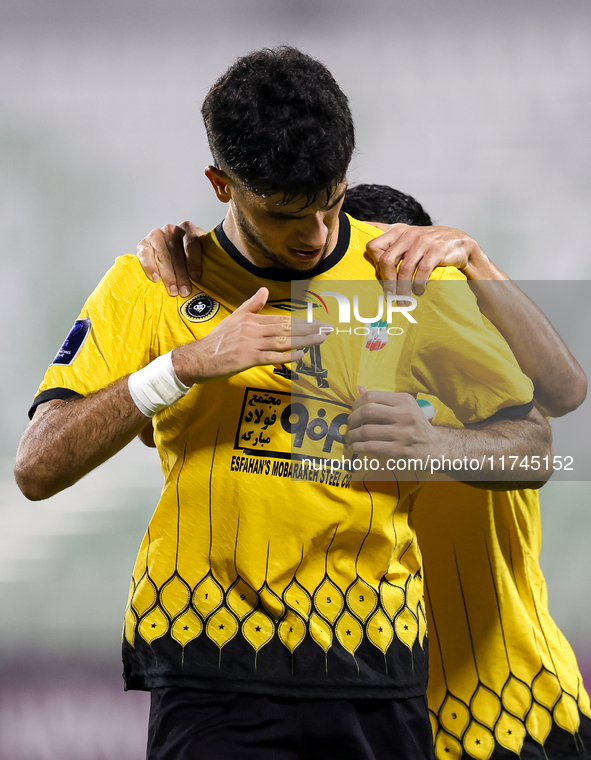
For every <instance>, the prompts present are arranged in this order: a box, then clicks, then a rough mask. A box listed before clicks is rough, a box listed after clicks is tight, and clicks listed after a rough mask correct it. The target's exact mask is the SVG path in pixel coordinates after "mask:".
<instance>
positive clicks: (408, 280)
mask: <svg viewBox="0 0 591 760" xmlns="http://www.w3.org/2000/svg"><path fill="white" fill-rule="evenodd" d="M380 228H381V229H383V225H380ZM367 251H368V253H369V254H370V256H371V257H372V259H373V261H374V263H375V265H376V269H377V271H378V275H379V277H380V280H384V281H385V282H386V285H385V287H386V289H389V290H391V291H392V292H398V293H399V294H401V293H402V294H404V293H410V288H411V284H412V281H413V277H414V278H415V284H414V288H415V290H416V291H417V292H422V290H424V287H425V282H426V281H427V280H428V279H429V276H430V274H431V272H432V271H433V269H434V268H435V267H437V266H455V267H456V268H457V269H459V270H460V271H461V272H463V273H464V274H465V275H466V277H467V278H468V281H469V284H470V287H471V288H472V290H473V292H474V294H475V295H476V298H477V299H478V306H479V308H480V310H481V311H482V313H483V314H484V315H485V316H486V317H487V318H488V319H489V320H490V321H491V322H492V323H493V325H494V326H495V327H496V328H497V330H498V331H499V332H500V333H501V335H502V336H503V337H504V338H505V340H506V341H507V343H508V344H509V346H510V348H511V350H512V351H513V354H514V355H515V358H516V359H517V361H518V363H519V366H520V367H521V369H522V371H523V372H524V374H526V375H527V376H528V377H529V378H530V379H531V381H532V382H533V384H534V397H535V400H536V403H537V404H538V405H539V406H540V407H541V408H542V411H543V412H544V413H546V414H548V415H549V416H551V417H560V416H562V415H564V414H567V412H571V411H572V410H573V409H576V408H577V407H578V406H579V405H580V404H581V403H582V402H583V401H584V400H585V397H586V395H587V377H586V375H585V373H584V372H583V369H582V368H581V366H580V365H579V363H578V362H577V360H576V359H575V358H574V357H573V355H572V354H571V352H570V351H569V350H568V348H567V347H566V346H565V344H564V343H563V342H562V340H561V338H560V336H559V335H558V333H557V332H556V330H555V329H554V328H553V326H552V324H551V322H550V320H549V319H548V318H547V317H546V316H545V315H544V314H543V312H542V311H540V309H539V308H538V307H537V306H536V305H535V304H534V303H533V302H532V301H531V300H530V299H529V298H528V297H527V296H526V295H525V293H524V292H523V291H522V290H521V289H520V288H519V287H518V286H517V285H516V284H515V283H514V282H513V281H512V280H511V279H510V278H509V277H508V276H507V275H506V274H505V273H504V272H502V271H501V270H500V269H499V268H498V267H497V266H496V265H495V264H493V262H492V261H491V260H490V259H489V258H488V256H487V255H486V254H485V253H484V251H483V250H482V249H481V248H480V246H479V245H478V243H477V242H476V241H475V240H474V239H473V238H471V237H470V236H469V235H467V234H466V233H465V232H462V231H461V230H456V229H452V228H448V227H437V226H435V227H409V226H408V225H406V224H395V225H392V227H391V228H390V229H389V230H388V232H386V233H385V234H384V235H380V236H379V237H377V238H374V239H373V240H371V241H370V242H369V243H368V245H367ZM501 281H503V282H504V284H503V285H500V284H499V283H500V282H501ZM524 325H526V326H527V330H524Z"/></svg>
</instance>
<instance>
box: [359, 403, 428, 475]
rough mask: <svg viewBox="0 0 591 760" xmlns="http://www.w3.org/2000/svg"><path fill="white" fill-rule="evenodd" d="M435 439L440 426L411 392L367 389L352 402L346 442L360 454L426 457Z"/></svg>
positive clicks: (360, 455)
mask: <svg viewBox="0 0 591 760" xmlns="http://www.w3.org/2000/svg"><path fill="white" fill-rule="evenodd" d="M436 442H437V428H435V427H434V426H433V425H431V423H430V422H429V421H428V420H427V418H426V417H425V415H424V414H423V411H422V410H421V407H420V406H419V405H418V404H417V402H416V400H415V399H414V398H413V397H412V396H411V395H410V394H408V393H388V392H385V391H365V392H364V393H362V395H361V396H359V398H357V399H356V400H355V403H354V404H353V410H352V412H351V414H350V415H349V421H348V427H347V434H346V436H345V443H346V446H347V450H348V451H350V452H352V454H356V455H357V456H358V457H363V456H364V455H367V457H368V458H376V459H380V458H383V459H423V460H425V459H426V458H427V456H428V455H431V456H433V455H434V449H435V446H436Z"/></svg>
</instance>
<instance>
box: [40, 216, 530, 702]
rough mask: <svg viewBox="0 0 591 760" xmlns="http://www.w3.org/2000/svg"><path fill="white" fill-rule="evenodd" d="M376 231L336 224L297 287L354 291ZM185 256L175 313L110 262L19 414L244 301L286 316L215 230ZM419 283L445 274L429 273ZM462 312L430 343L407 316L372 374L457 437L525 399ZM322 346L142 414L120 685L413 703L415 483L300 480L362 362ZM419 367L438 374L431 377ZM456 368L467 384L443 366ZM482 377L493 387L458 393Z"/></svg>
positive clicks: (525, 386)
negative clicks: (144, 436)
mask: <svg viewBox="0 0 591 760" xmlns="http://www.w3.org/2000/svg"><path fill="white" fill-rule="evenodd" d="M377 234H379V231H378V230H376V229H375V228H373V227H371V226H369V225H365V224H362V223H360V222H356V221H354V220H350V219H349V218H348V217H346V216H345V215H343V214H342V215H341V217H340V228H339V237H338V241H337V244H336V247H335V249H334V250H333V252H332V253H331V254H329V255H328V256H327V257H326V258H325V259H323V261H322V262H321V263H320V265H319V267H317V268H316V270H315V271H314V277H313V280H312V283H313V285H314V289H315V291H318V290H321V289H322V287H323V283H327V282H330V281H331V280H335V281H339V282H340V281H373V280H374V278H375V271H374V267H373V264H371V262H369V261H368V260H366V259H365V258H364V256H363V253H364V251H365V246H366V243H367V242H368V240H369V239H371V238H372V237H374V236H376V235H377ZM201 241H202V244H203V246H204V250H205V256H204V262H203V276H202V279H201V281H200V284H199V286H198V287H197V286H195V287H194V288H193V292H192V293H191V295H190V296H188V297H187V298H169V297H168V296H167V294H166V291H165V288H164V286H163V285H162V283H153V282H151V281H150V280H149V279H148V278H146V276H145V275H144V273H143V272H142V270H141V267H140V265H139V262H138V261H137V259H136V258H135V257H132V256H126V257H121V258H119V259H117V261H116V263H115V265H114V267H113V268H112V269H111V270H110V271H109V272H108V273H107V275H106V276H105V278H104V279H103V280H102V281H101V283H100V284H99V285H98V287H97V289H96V290H95V291H94V293H93V294H92V295H91V296H90V298H89V300H88V301H87V303H86V304H85V306H84V308H83V310H82V313H81V315H80V318H79V319H78V320H77V322H76V326H75V328H74V330H73V331H72V333H71V334H70V336H69V337H68V339H67V341H66V343H65V344H64V346H62V349H60V352H59V353H58V355H57V357H56V359H55V361H54V364H53V365H52V366H51V367H50V368H49V369H48V371H47V374H46V377H45V379H44V381H43V383H42V385H41V387H40V389H39V395H38V396H37V398H36V401H35V404H39V403H42V402H43V401H46V400H48V399H50V398H67V397H68V396H72V395H81V396H88V395H89V394H92V393H96V392H98V391H100V390H101V389H103V388H105V387H106V386H108V385H110V384H112V383H114V382H116V381H117V380H119V379H121V378H123V377H125V376H127V375H129V374H130V373H132V372H134V371H136V370H138V369H140V368H141V367H143V366H145V365H146V364H147V363H148V362H150V361H151V360H153V359H154V358H156V357H157V356H159V355H161V354H163V353H166V352H168V351H170V350H171V349H173V348H175V347H176V346H179V345H181V344H184V343H187V342H190V341H193V340H199V339H200V338H201V337H203V336H204V335H206V334H208V333H209V332H210V331H211V330H213V329H214V328H215V327H216V326H217V325H218V324H219V323H220V321H221V320H222V319H223V318H224V317H226V316H228V315H229V314H231V313H232V312H233V311H234V310H235V309H236V308H237V307H238V306H239V305H240V304H241V303H242V302H243V301H244V300H245V299H246V298H248V297H249V296H251V295H252V294H253V293H254V292H255V291H256V290H257V289H258V288H259V287H261V286H262V285H264V286H266V287H267V288H269V291H270V296H269V300H268V302H267V304H266V306H265V308H264V310H263V313H281V312H282V311H285V310H287V311H290V312H296V313H297V310H298V309H301V308H302V304H301V301H300V299H299V298H297V297H294V293H293V292H292V285H291V280H292V278H294V273H293V272H291V271H286V270H279V269H260V268H258V267H256V266H254V265H253V264H252V263H250V262H249V261H248V260H246V259H245V258H244V257H243V256H242V255H241V254H240V252H239V251H238V250H237V249H236V248H235V247H234V246H233V245H232V243H231V242H230V241H229V240H228V239H227V237H226V236H225V234H224V231H223V227H222V226H221V225H219V226H218V227H217V228H216V230H215V231H212V232H211V233H209V234H208V235H207V236H206V237H205V238H201ZM305 276H306V277H309V275H305ZM435 277H436V278H439V279H446V278H451V279H454V278H455V279H458V277H459V275H458V273H457V271H456V270H453V269H440V270H437V271H436V274H435ZM301 279H303V276H302V278H301ZM460 279H461V278H460ZM296 284H297V283H296ZM466 290H468V289H467V288H466ZM296 292H299V291H298V290H297V288H296ZM466 304H467V305H466V306H465V309H468V311H469V312H470V313H465V310H463V311H462V314H461V315H459V317H461V319H460V322H461V324H459V325H458V326H457V327H454V324H453V319H446V320H445V325H444V326H441V325H440V327H441V329H439V331H438V330H437V325H438V324H439V322H438V320H440V316H439V315H438V312H437V310H436V309H428V308H427V307H424V308H422V307H421V306H420V304H419V306H418V308H417V314H419V312H420V314H421V315H420V316H419V317H417V319H418V320H419V322H421V321H422V322H423V324H426V325H432V326H433V329H432V330H431V329H430V330H426V331H425V334H424V336H423V337H422V338H421V337H417V335H415V334H414V333H413V331H412V329H410V328H411V327H412V326H411V325H410V324H409V325H408V328H409V329H408V330H407V339H404V340H402V341H401V342H400V343H396V340H397V338H396V340H392V341H390V342H389V344H388V352H389V354H390V356H392V357H394V358H393V359H391V363H389V364H384V367H385V368H386V371H388V372H389V371H391V369H392V368H394V370H392V371H395V374H396V377H397V378H398V379H399V380H397V381H396V383H395V384H394V386H395V389H396V390H403V391H406V392H409V393H414V394H416V393H419V392H423V393H431V394H433V395H435V396H438V397H440V398H444V399H445V401H446V404H448V405H449V406H450V408H452V409H453V410H454V412H455V413H456V415H457V416H458V417H459V418H460V419H461V420H462V421H463V422H471V421H477V420H482V419H487V418H488V417H490V416H492V415H493V414H495V413H497V412H498V411H499V409H503V408H506V407H509V408H513V407H516V408H518V409H523V408H525V407H526V406H527V405H528V404H530V403H531V399H532V386H531V382H530V381H529V380H528V379H527V378H526V377H525V376H524V375H523V374H522V373H521V372H520V370H519V368H518V366H517V363H516V362H515V360H514V358H513V356H512V354H511V352H510V351H509V349H508V347H507V346H506V344H505V343H504V341H502V339H501V338H500V337H498V336H497V335H495V334H494V333H492V332H491V330H490V329H489V328H488V327H486V326H485V325H483V324H481V319H482V318H481V316H480V312H479V311H478V307H477V305H476V302H475V300H474V299H473V298H472V299H470V298H467V301H466ZM421 309H422V310H421ZM323 316H324V315H323ZM328 317H329V320H330V319H333V316H331V315H328ZM399 318H400V320H401V321H402V322H404V317H403V316H400V315H399ZM402 322H401V323H402ZM466 324H469V325H470V330H469V331H468V333H469V334H467V333H466V330H465V325H466ZM339 337H340V336H338V335H335V336H333V335H330V336H329V338H328V340H327V341H326V342H325V343H324V344H323V345H322V346H321V349H320V350H319V351H308V352H307V353H306V355H305V356H304V358H303V359H302V361H301V362H299V364H298V365H297V366H296V367H293V368H291V369H290V368H287V367H284V366H278V367H254V368H252V369H249V370H247V371H245V372H241V373H239V374H237V375H234V376H233V377H230V378H227V379H224V380H219V381H217V382H211V383H204V384H198V385H195V386H194V387H193V388H192V389H191V390H190V391H189V393H188V394H187V395H186V396H185V397H184V398H183V399H181V400H180V401H178V402H177V403H176V404H174V405H172V406H171V407H169V408H167V409H165V410H163V411H161V412H160V413H158V414H157V415H156V416H155V418H154V426H155V435H154V437H155V442H156V445H157V448H158V451H159V454H160V459H161V464H162V471H163V474H164V487H163V490H162V494H161V498H160V501H159V503H158V506H157V508H156V511H155V512H154V515H153V517H152V519H151V521H150V524H149V527H148V530H147V532H146V534H145V537H144V539H143V542H142V544H141V547H140V550H139V554H138V558H137V561H136V565H135V568H134V571H133V577H132V581H131V587H130V593H129V603H128V606H127V610H126V613H125V624H124V634H123V652H124V669H125V682H126V688H140V689H149V688H154V687H159V686H170V685H185V686H192V687H196V688H199V687H201V688H206V689H214V690H223V691H244V692H256V693H267V694H283V695H291V696H299V697H306V696H309V697H317V696H322V697H326V698H358V697H375V698H386V697H388V698H392V697H408V696H416V695H419V694H422V693H424V690H425V688H426V679H427V651H426V637H425V634H426V618H425V609H424V598H423V582H422V571H421V557H420V553H419V550H418V547H417V542H416V537H415V533H414V529H413V528H412V525H411V524H410V523H409V519H408V514H409V507H410V503H411V500H410V496H411V495H412V494H413V493H414V492H415V491H416V490H417V489H418V488H419V485H418V483H417V482H416V481H413V482H404V481H401V482H392V483H383V482H369V483H366V482H355V481H354V480H352V479H351V473H350V472H348V471H347V468H346V467H343V468H338V469H337V470H336V471H333V472H330V471H327V470H326V469H322V468H320V469H315V467H314V462H317V461H318V460H319V459H322V457H331V458H339V457H342V456H343V453H344V448H343V443H344V432H345V430H346V423H347V414H348V412H349V410H350V407H351V405H352V403H353V402H354V400H355V398H357V396H358V395H359V390H358V385H359V384H364V383H365V384H366V387H367V386H369V380H370V379H371V377H369V375H368V372H373V370H372V367H373V366H374V363H375V361H374V359H373V358H372V360H371V361H369V360H368V359H367V357H368V355H369V353H370V352H369V351H368V350H367V343H366V339H365V337H361V338H360V339H359V340H356V339H352V340H350V341H341V340H339ZM435 344H437V345H436V347H435ZM435 355H436V356H437V362H438V366H439V367H443V366H445V367H446V372H445V373H438V372H436V371H431V369H432V364H431V357H433V356H435ZM460 355H461V356H464V357H465V359H466V362H467V364H468V365H469V366H470V367H471V370H470V373H468V374H462V372H461V371H459V370H458V369H457V359H458V356H460ZM401 357H402V359H403V360H401ZM446 357H448V358H446ZM481 366H485V367H487V368H488V370H489V371H491V368H492V375H490V377H489V378H488V379H487V381H486V383H484V382H483V383H481V385H480V391H481V392H480V391H479V392H478V393H474V390H473V387H472V378H474V377H476V378H477V377H478V371H479V370H478V367H481ZM294 375H295V376H297V378H298V379H297V381H296V382H294V379H295V378H294ZM368 377H369V379H368ZM491 377H492V381H491ZM474 382H476V381H474ZM385 385H386V386H387V383H385ZM485 386H486V387H485ZM487 388H488V390H487ZM306 415H307V416H306ZM304 423H305V424H304ZM306 460H308V461H307V463H306Z"/></svg>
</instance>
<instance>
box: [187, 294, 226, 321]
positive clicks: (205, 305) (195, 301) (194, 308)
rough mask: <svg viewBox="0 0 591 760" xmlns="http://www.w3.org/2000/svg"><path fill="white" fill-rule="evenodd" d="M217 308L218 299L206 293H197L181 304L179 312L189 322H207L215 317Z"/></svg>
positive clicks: (218, 305) (218, 306) (218, 307)
mask: <svg viewBox="0 0 591 760" xmlns="http://www.w3.org/2000/svg"><path fill="white" fill-rule="evenodd" d="M219 309H220V304H219V301H215V300H214V299H213V298H212V297H211V296H208V295H207V293H197V295H196V296H193V297H192V298H189V300H188V301H185V303H184V304H183V305H182V306H181V314H182V315H183V317H185V319H188V320H189V322H207V320H208V319H212V318H213V317H215V315H216V314H217V313H218V311H219Z"/></svg>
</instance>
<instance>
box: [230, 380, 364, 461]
mask: <svg viewBox="0 0 591 760" xmlns="http://www.w3.org/2000/svg"><path fill="white" fill-rule="evenodd" d="M349 412H350V407H349V406H347V405H346V404H341V403H339V402H336V401H330V400H328V399H325V398H317V397H315V396H308V395H305V394H303V393H285V392H283V391H272V392H270V391H266V390H261V389H258V388H247V389H246V390H245V393H244V402H243V404H242V411H241V413H240V422H239V424H238V430H237V432H236V440H235V443H234V448H235V449H239V450H241V451H242V452H243V453H244V454H250V455H251V456H252V455H255V456H267V457H274V458H278V459H294V458H295V459H303V458H307V459H310V460H311V461H315V460H317V459H319V460H323V459H325V458H326V457H327V455H330V454H333V453H334V446H335V444H337V445H338V446H339V448H340V451H341V452H342V445H343V444H344V442H345V430H346V426H347V418H348V416H349Z"/></svg>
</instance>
